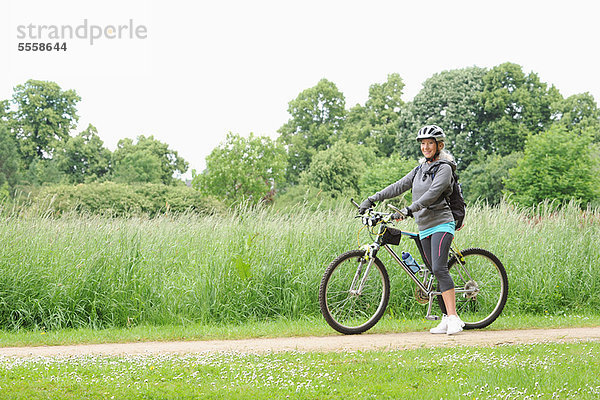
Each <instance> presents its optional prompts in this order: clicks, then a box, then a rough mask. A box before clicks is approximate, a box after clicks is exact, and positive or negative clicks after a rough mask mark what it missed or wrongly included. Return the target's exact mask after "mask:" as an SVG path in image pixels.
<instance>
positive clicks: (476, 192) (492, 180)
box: [460, 152, 523, 205]
mask: <svg viewBox="0 0 600 400" xmlns="http://www.w3.org/2000/svg"><path fill="white" fill-rule="evenodd" d="M521 157H523V153H521V152H515V153H511V154H509V155H506V156H500V155H498V154H492V155H488V156H487V157H486V156H483V157H482V160H481V161H479V162H472V163H471V164H469V166H468V167H467V169H465V170H464V171H463V172H462V173H461V174H460V182H461V185H462V191H463V196H464V197H465V201H467V202H475V201H477V200H484V201H486V202H487V203H488V204H492V205H494V204H498V203H500V201H501V200H502V196H503V192H504V181H505V180H506V179H507V178H508V171H509V170H510V169H511V168H514V167H516V166H517V161H518V160H519V159H521Z"/></svg>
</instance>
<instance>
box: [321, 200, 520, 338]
mask: <svg viewBox="0 0 600 400" xmlns="http://www.w3.org/2000/svg"><path fill="white" fill-rule="evenodd" d="M350 201H351V202H352V203H353V204H354V205H355V206H356V207H358V204H357V203H356V202H355V201H354V200H353V199H351V200H350ZM388 206H389V207H390V208H392V209H393V210H394V211H396V212H399V211H400V210H398V208H396V207H394V206H392V205H388ZM392 215H393V214H392V213H382V212H377V211H374V210H371V209H369V210H367V212H366V213H365V215H363V216H358V217H361V218H362V219H361V221H362V223H363V224H364V225H366V226H367V227H368V228H369V229H371V232H372V233H375V232H374V231H375V229H376V230H377V232H376V235H377V236H376V239H375V241H374V242H373V243H371V244H367V245H364V246H362V247H361V248H360V249H356V250H351V251H348V252H345V253H343V254H341V255H340V256H338V257H337V258H336V259H335V260H333V261H332V262H331V264H329V266H328V267H327V269H326V270H325V273H324V275H323V278H322V280H321V285H320V287H319V303H320V307H321V313H322V314H323V316H324V317H325V320H326V321H327V323H328V324H329V325H330V326H331V327H332V328H333V329H335V330H336V331H338V332H340V333H343V334H349V335H350V334H359V333H363V332H365V331H367V330H369V329H371V328H372V327H373V326H375V324H376V323H377V322H378V321H379V320H380V319H381V317H382V316H383V314H384V312H385V309H386V307H387V305H388V301H389V297H390V279H389V275H388V272H387V270H386V268H385V266H384V265H383V262H382V261H381V260H380V259H379V258H377V252H378V251H379V250H380V249H381V248H382V247H383V248H384V249H385V250H387V252H388V253H389V254H390V255H391V257H392V259H393V260H395V261H396V262H397V263H398V264H400V266H401V267H402V269H403V270H404V272H406V273H407V274H408V276H409V277H410V278H411V280H412V281H413V282H414V283H415V285H416V287H415V297H416V299H417V301H418V302H419V303H421V304H428V307H427V315H426V316H425V318H426V319H428V320H432V321H435V320H438V319H439V316H437V315H432V306H433V302H434V299H437V302H438V305H439V307H440V310H441V311H442V313H444V314H445V313H446V309H445V307H444V302H443V300H442V296H441V292H439V291H438V290H437V287H436V285H434V284H435V277H434V275H433V273H432V270H431V265H430V264H429V262H428V261H427V258H426V257H425V256H424V253H423V246H422V244H421V240H420V239H419V235H418V234H416V233H412V232H407V231H402V230H400V229H396V228H393V227H391V226H389V225H390V224H391V223H392V222H393V221H392ZM402 236H406V237H408V238H410V239H413V240H414V241H415V243H416V245H417V249H418V250H419V252H420V254H421V259H422V260H425V262H424V263H422V264H421V268H420V270H419V271H418V272H413V270H412V269H411V268H410V267H409V266H408V265H407V264H406V263H405V261H404V260H402V258H400V257H399V256H398V255H397V254H396V252H394V250H393V249H391V248H390V245H399V244H400V239H401V237H402ZM423 265H424V266H425V268H424V267H423ZM448 268H449V272H450V275H451V276H452V280H453V281H454V284H455V292H456V310H457V312H458V315H459V316H460V318H461V319H462V320H463V322H465V326H464V329H479V328H484V327H486V326H488V325H490V324H491V323H492V322H494V321H495V320H496V318H498V316H499V315H500V313H501V312H502V310H503V308H504V305H505V304H506V299H507V296H508V278H507V276H506V270H505V268H504V266H503V265H502V262H500V260H499V259H498V257H496V256H495V255H494V254H492V253H491V252H490V251H488V250H485V249H481V248H468V249H466V250H460V251H459V250H457V249H456V248H455V247H454V243H453V244H452V245H451V246H450V253H449V261H448Z"/></svg>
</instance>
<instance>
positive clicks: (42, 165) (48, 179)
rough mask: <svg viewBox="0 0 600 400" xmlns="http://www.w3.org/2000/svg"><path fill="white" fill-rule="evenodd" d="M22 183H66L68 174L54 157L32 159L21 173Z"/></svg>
mask: <svg viewBox="0 0 600 400" xmlns="http://www.w3.org/2000/svg"><path fill="white" fill-rule="evenodd" d="M22 180H23V183H24V184H26V185H31V186H47V185H56V184H61V183H67V182H68V181H69V178H68V176H67V175H66V174H65V173H64V172H63V171H62V170H61V169H60V166H59V165H58V162H57V161H56V160H54V159H47V158H42V159H34V160H33V161H32V162H31V164H29V168H27V170H26V171H25V173H24V174H23V179H22Z"/></svg>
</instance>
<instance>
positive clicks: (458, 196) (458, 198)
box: [419, 160, 466, 230]
mask: <svg viewBox="0 0 600 400" xmlns="http://www.w3.org/2000/svg"><path fill="white" fill-rule="evenodd" d="M440 161H441V162H443V163H445V164H448V165H450V163H449V162H447V161H445V160H440ZM419 168H421V166H420V165H419ZM439 168H440V164H438V165H436V166H434V167H433V168H432V169H431V171H428V172H427V174H428V175H431V179H432V180H433V178H434V177H435V174H436V172H437V171H438V169H439ZM446 202H447V203H448V205H449V206H450V210H452V216H453V217H454V222H455V224H456V230H459V229H460V228H462V226H463V223H464V221H465V212H466V211H465V199H464V198H463V194H462V188H461V186H460V182H459V181H458V175H456V172H454V169H452V193H450V195H449V196H448V197H446Z"/></svg>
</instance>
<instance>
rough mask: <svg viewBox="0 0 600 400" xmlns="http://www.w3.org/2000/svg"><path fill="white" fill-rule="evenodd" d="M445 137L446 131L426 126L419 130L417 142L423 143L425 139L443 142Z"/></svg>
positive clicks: (433, 126)
mask: <svg viewBox="0 0 600 400" xmlns="http://www.w3.org/2000/svg"><path fill="white" fill-rule="evenodd" d="M445 137H446V134H444V131H443V130H442V128H440V127H439V126H437V125H425V126H424V127H422V128H421V129H419V133H418V134H417V141H421V140H423V139H435V141H436V142H443V141H444V138H445Z"/></svg>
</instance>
